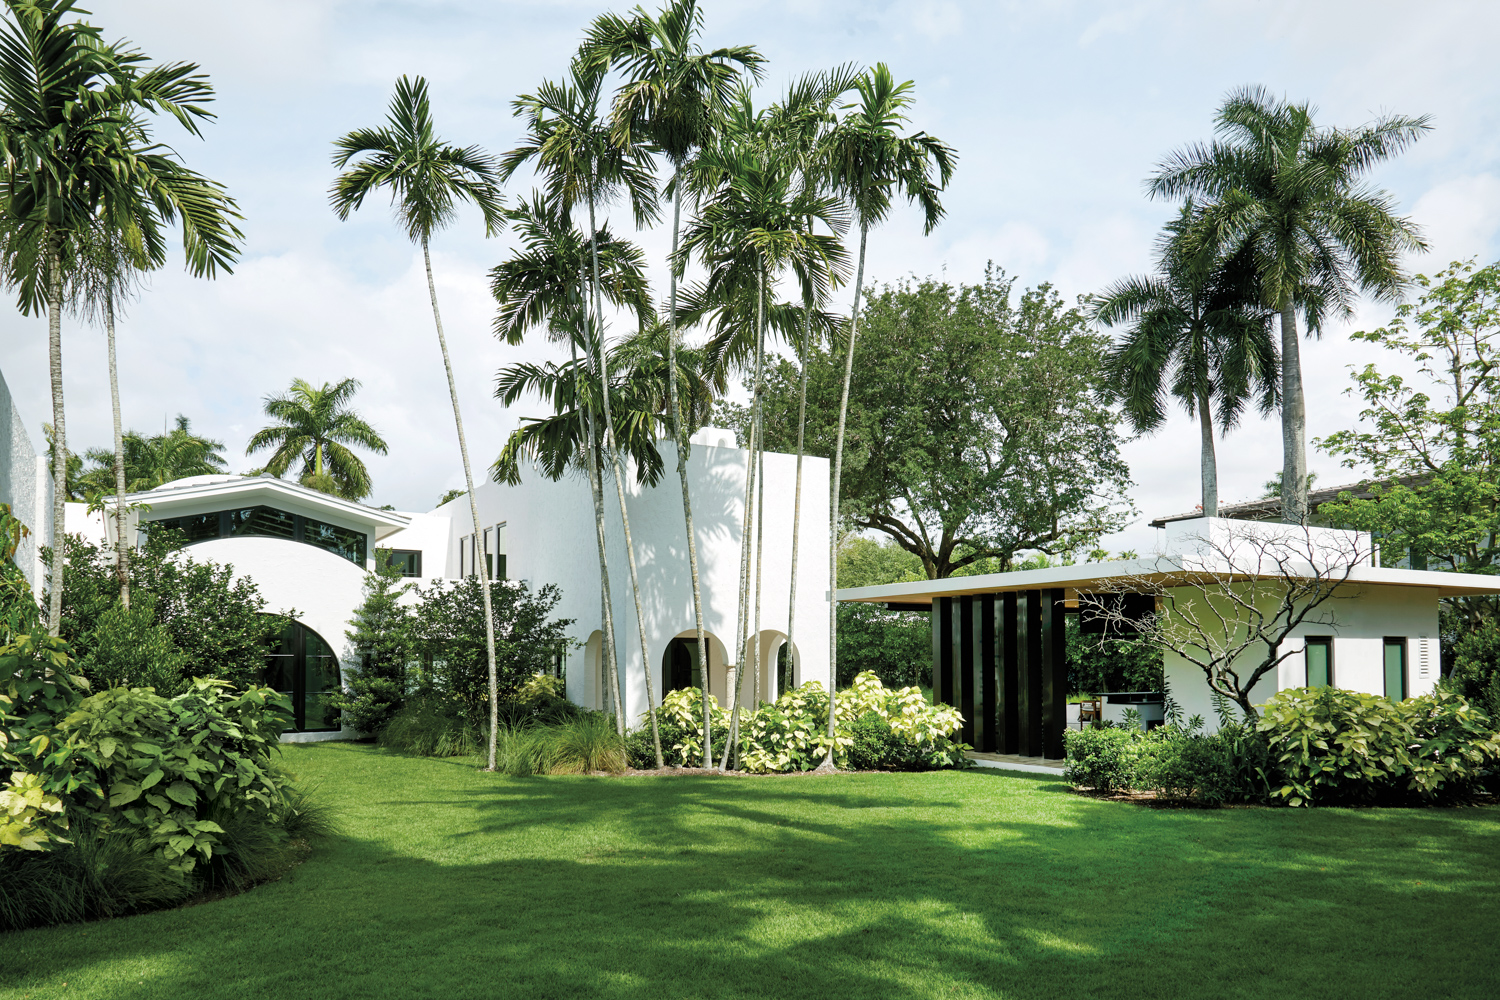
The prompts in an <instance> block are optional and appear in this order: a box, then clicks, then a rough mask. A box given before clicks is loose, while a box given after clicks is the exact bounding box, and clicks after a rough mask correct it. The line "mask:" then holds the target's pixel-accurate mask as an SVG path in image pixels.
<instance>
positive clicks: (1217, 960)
mask: <svg viewBox="0 0 1500 1000" xmlns="http://www.w3.org/2000/svg"><path fill="white" fill-rule="evenodd" d="M287 758H288V761H289V763H290V766H291V767H292V769H293V770H295V771H296V772H297V773H298V774H299V775H300V776H301V777H303V778H304V779H307V780H310V781H312V782H315V783H318V784H319V785H320V793H319V794H320V795H321V797H322V798H323V799H324V801H326V802H328V803H330V804H331V805H332V806H333V807H335V809H336V810H337V814H338V817H339V821H340V822H341V823H342V825H343V828H344V834H343V836H341V837H340V838H339V839H337V840H335V841H333V842H330V843H327V844H324V845H323V846H321V847H320V848H319V849H318V850H317V851H316V853H315V854H314V855H313V856H312V858H311V859H310V860H309V861H308V862H307V863H305V864H304V865H302V866H301V867H299V868H297V869H296V870H295V871H294V872H292V873H291V874H290V875H289V876H287V877H286V878H284V879H283V880H282V881H280V882H277V883H273V884H271V885H266V886H262V887H261V888H258V889H256V890H254V891H253V892H250V893H248V894H246V895H243V896H239V897H237V898H234V899H229V900H222V901H219V902H215V903H210V904H206V905H202V906H196V907H190V908H187V909H183V910H176V911H171V912H164V913H153V914H147V915H144V916H138V917H131V918H127V919H122V920H113V921H107V922H101V923H94V924H86V925H78V926H71V927H62V928H53V929H46V930H38V931H28V932H23V933H18V934H13V935H10V936H9V937H8V939H7V940H6V941H5V942H4V944H3V946H0V996H5V997H11V996H16V997H20V996H29V997H35V998H43V997H99V998H108V997H120V998H124V997H130V998H149V997H162V998H168V997H170V998H174V1000H176V998H192V1000H200V998H211V997H234V998H249V997H268V998H277V1000H300V998H344V997H347V998H384V997H393V998H394V997H400V998H414V997H434V998H444V1000H464V998H470V997H474V998H479V997H486V998H487V997H511V996H515V997H559V998H573V997H596V996H603V997H630V998H640V1000H655V998H659V997H714V998H719V997H777V998H782V997H809V998H817V1000H842V998H849V997H892V998H895V997H1037V998H1057V997H1083V996H1089V997H1095V996H1097V997H1107V998H1120V997H1146V996H1150V997H1213V998H1219V997H1276V998H1315V997H1350V998H1356V997H1357V998H1362V1000H1367V998H1370V997H1403V998H1418V997H1419V998H1424V1000H1428V998H1436V997H1474V998H1482V1000H1494V998H1495V997H1497V996H1500V963H1497V961H1496V937H1497V932H1500V810H1496V809H1469V810H1428V811H1416V810H1336V809H1327V810H1318V811H1294V810H1290V809H1229V810H1220V811H1216V812H1201V811H1191V810H1152V809H1144V808H1139V807H1135V806H1130V805H1122V804H1118V803H1107V802H1096V801H1091V800H1087V799H1081V798H1078V797H1075V796H1073V795H1071V794H1069V793H1068V792H1067V791H1065V790H1064V788H1063V786H1062V784H1061V783H1060V782H1059V781H1057V780H1056V779H1052V778H1044V777H1030V776H1025V775H1009V774H1005V773H1004V772H997V771H978V772H974V771H971V772H967V773H939V774H909V775H852V776H841V777H836V778H786V779H783V778H713V777H703V778H697V777H686V778H628V779H606V778H557V777H553V778H527V779H522V778H503V777H497V776H493V775H486V774H482V773H480V772H478V771H476V770H475V769H474V768H473V766H472V765H471V764H466V763H463V762H456V761H438V760H421V759H411V758H403V757H398V756H393V755H390V754H387V753H385V752H383V751H380V750H377V749H375V748H373V747H369V746H359V745H349V744H325V745H323V746H317V747H294V748H289V749H288V750H287Z"/></svg>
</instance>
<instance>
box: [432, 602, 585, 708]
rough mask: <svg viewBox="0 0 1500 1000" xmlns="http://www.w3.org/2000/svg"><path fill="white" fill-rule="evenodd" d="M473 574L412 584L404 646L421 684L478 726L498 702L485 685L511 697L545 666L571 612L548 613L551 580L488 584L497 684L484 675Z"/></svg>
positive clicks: (557, 648)
mask: <svg viewBox="0 0 1500 1000" xmlns="http://www.w3.org/2000/svg"><path fill="white" fill-rule="evenodd" d="M483 586H484V585H483V583H482V582H481V581H480V579H479V578H478V577H477V576H470V577H465V578H464V579H462V580H458V581H446V580H438V581H435V582H434V583H433V584H432V586H430V587H428V588H427V589H426V590H422V589H420V588H418V589H417V590H416V594H417V598H418V601H417V603H416V604H414V605H412V606H411V608H410V609H409V610H408V612H407V618H406V625H405V641H406V648H407V650H408V651H409V652H410V653H411V654H412V655H413V656H414V657H417V658H420V659H421V661H422V663H423V670H424V674H423V677H422V686H423V687H424V688H425V689H427V690H429V691H430V692H432V693H433V694H435V695H437V696H439V697H441V698H445V699H449V700H451V701H452V702H454V703H455V704H456V705H457V707H458V710H459V712H460V714H461V715H462V717H463V719H464V721H465V722H466V723H467V724H468V725H471V726H476V727H477V726H480V725H482V724H483V722H484V720H485V719H488V718H492V717H493V712H492V709H493V710H494V712H498V708H496V707H495V706H491V705H490V703H489V700H490V699H489V695H490V691H492V690H493V691H497V692H498V697H499V698H500V699H501V700H503V701H504V700H509V699H511V698H513V697H514V696H515V694H516V692H517V691H518V690H520V688H521V686H522V685H523V684H525V683H526V682H527V681H528V680H529V679H531V677H532V676H534V675H535V674H537V673H538V672H540V671H543V670H546V669H548V668H550V667H551V665H552V662H553V658H554V657H555V656H556V655H557V653H558V652H560V651H561V650H562V648H563V646H564V645H565V644H566V642H567V629H568V626H569V625H572V624H573V621H572V619H567V618H552V617H551V615H552V612H553V610H554V609H555V608H556V607H557V602H558V601H559V600H561V599H562V591H560V590H559V589H558V588H557V587H556V586H555V585H553V584H550V583H549V584H546V585H545V586H543V587H542V588H541V589H540V590H537V591H534V592H533V591H532V590H531V588H530V587H529V586H528V585H527V584H525V583H521V582H514V581H507V582H505V583H501V584H496V585H495V586H494V587H493V601H492V603H491V606H492V608H493V613H494V616H495V626H496V627H495V633H494V634H495V652H496V664H497V672H496V675H495V676H496V678H497V680H498V685H497V687H495V688H490V687H489V686H488V684H487V677H486V664H485V656H486V642H487V637H486V632H485V611H484V608H483V600H482V597H481V592H482V589H483Z"/></svg>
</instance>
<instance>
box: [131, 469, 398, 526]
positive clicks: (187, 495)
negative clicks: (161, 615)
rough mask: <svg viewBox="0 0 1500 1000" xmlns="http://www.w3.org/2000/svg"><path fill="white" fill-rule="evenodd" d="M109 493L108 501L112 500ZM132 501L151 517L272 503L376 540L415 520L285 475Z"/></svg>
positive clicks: (150, 493) (154, 493) (149, 494)
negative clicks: (360, 530) (363, 531)
mask: <svg viewBox="0 0 1500 1000" xmlns="http://www.w3.org/2000/svg"><path fill="white" fill-rule="evenodd" d="M113 499H114V498H113V497H106V498H105V501H106V502H109V501H112V500H113ZM125 500H126V502H127V503H144V504H147V505H149V506H150V508H151V511H150V513H149V514H148V515H147V518H148V519H151V520H155V519H157V518H160V517H163V516H178V515H185V514H206V513H209V512H210V511H215V510H223V509H224V508H225V506H226V505H227V506H233V505H235V504H244V505H247V506H248V505H253V504H258V503H267V504H270V505H273V506H280V507H282V508H285V509H287V510H289V511H290V512H291V513H294V514H301V515H303V516H304V517H313V518H317V519H319V520H324V519H326V520H328V521H329V522H330V523H335V524H341V526H342V527H359V528H365V529H369V530H370V531H371V533H372V534H374V536H375V538H376V540H379V539H381V538H384V537H385V536H386V535H389V534H391V533H392V532H395V531H399V530H400V529H402V528H404V527H406V526H407V525H408V524H410V523H411V518H410V517H408V516H406V515H404V514H398V513H396V512H394V511H388V510H376V509H375V508H374V507H366V506H365V505H364V504H362V503H355V502H354V501H352V500H345V499H344V498H342V497H335V496H330V495H329V494H327V493H320V492H318V491H317V490H311V489H308V488H307V487H305V486H299V485H297V484H295V483H289V482H286V481H285V480H282V479H271V478H261V477H246V478H243V479H237V480H231V481H228V482H218V483H203V484H201V485H195V486H181V487H177V488H175V489H173V488H166V489H155V490H146V491H144V492H141V493H130V494H127V495H126V497H125Z"/></svg>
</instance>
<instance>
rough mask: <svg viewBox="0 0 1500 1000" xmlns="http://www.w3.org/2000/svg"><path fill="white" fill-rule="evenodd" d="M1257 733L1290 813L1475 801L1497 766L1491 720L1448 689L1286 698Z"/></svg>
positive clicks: (1329, 691) (1268, 710) (1499, 749)
mask: <svg viewBox="0 0 1500 1000" xmlns="http://www.w3.org/2000/svg"><path fill="white" fill-rule="evenodd" d="M1258 728H1259V729H1260V731H1261V732H1263V733H1265V734H1266V735H1267V737H1268V738H1269V740H1270V744H1271V749H1272V752H1273V753H1274V754H1275V755H1276V758H1277V762H1278V763H1279V765H1280V766H1281V768H1282V770H1283V771H1284V774H1285V777H1284V781H1285V783H1284V784H1283V785H1282V786H1281V787H1280V788H1279V789H1277V791H1276V795H1277V796H1278V797H1280V798H1281V799H1282V800H1284V801H1285V802H1287V803H1288V804H1289V805H1294V806H1297V805H1324V804H1330V803H1389V802H1419V803H1432V802H1443V801H1454V800H1457V799H1461V798H1463V797H1465V796H1467V795H1469V794H1471V793H1472V791H1473V790H1474V788H1475V787H1477V786H1478V785H1479V784H1480V783H1482V782H1484V781H1485V780H1487V779H1488V778H1489V776H1490V775H1491V774H1492V773H1493V771H1494V769H1495V767H1496V765H1497V763H1500V735H1497V734H1496V733H1495V731H1494V729H1493V727H1492V725H1491V724H1490V721H1489V719H1488V717H1487V716H1486V715H1485V714H1484V713H1483V712H1480V711H1478V710H1476V709H1475V708H1473V707H1472V706H1471V705H1470V704H1469V703H1468V701H1467V700H1466V699H1464V698H1463V697H1462V696H1461V695H1458V694H1455V693H1453V692H1451V691H1444V692H1439V693H1438V694H1434V695H1425V696H1423V697H1420V698H1408V699H1407V700H1405V701H1403V702H1392V701H1390V700H1388V699H1386V698H1382V697H1379V696H1377V695H1367V694H1359V693H1357V692H1354V691H1344V690H1341V689H1338V688H1293V689H1290V690H1286V691H1282V692H1280V693H1278V694H1277V695H1276V696H1275V697H1273V698H1272V699H1271V700H1270V701H1268V702H1267V703H1266V705H1265V707H1264V709H1263V710H1262V714H1261V721H1260V723H1259V726H1258Z"/></svg>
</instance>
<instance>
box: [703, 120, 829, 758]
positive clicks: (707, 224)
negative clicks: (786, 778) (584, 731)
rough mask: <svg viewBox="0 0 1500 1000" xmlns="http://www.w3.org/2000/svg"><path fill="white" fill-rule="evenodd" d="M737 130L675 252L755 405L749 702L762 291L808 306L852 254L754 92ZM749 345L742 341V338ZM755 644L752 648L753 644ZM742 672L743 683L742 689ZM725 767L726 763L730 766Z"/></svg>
mask: <svg viewBox="0 0 1500 1000" xmlns="http://www.w3.org/2000/svg"><path fill="white" fill-rule="evenodd" d="M738 105H739V108H740V110H739V113H738V114H737V115H736V119H737V124H736V125H735V126H734V127H732V128H728V129H726V130H724V132H723V133H722V135H721V137H720V138H719V140H718V141H717V142H716V143H715V144H714V146H712V147H711V148H708V149H705V150H704V151H703V152H702V153H700V155H699V157H698V158H697V160H696V161H695V163H694V166H693V174H694V176H693V178H692V182H693V184H694V187H695V189H696V190H697V191H698V192H699V194H698V201H699V208H698V211H697V213H696V215H695V217H694V219H693V221H692V222H691V223H690V225H689V226H688V228H687V231H686V233H685V234H684V237H683V240H682V244H681V246H680V247H679V250H678V253H679V260H678V261H677V266H679V267H680V266H682V265H683V264H685V262H686V260H687V259H688V257H689V256H690V255H693V254H697V255H698V256H699V257H700V258H701V259H702V262H703V264H704V266H705V268H706V269H707V271H708V275H707V277H706V278H705V279H704V281H703V282H702V283H701V285H699V286H698V287H696V288H694V289H692V290H691V291H690V292H689V294H688V296H687V298H688V300H689V305H688V307H687V310H686V314H687V315H688V316H689V317H691V318H692V319H694V320H696V319H698V318H701V317H702V316H703V315H705V314H708V313H712V312H717V313H718V315H719V320H720V334H719V336H717V337H715V338H714V341H711V342H710V346H709V352H710V354H711V355H713V356H717V357H719V358H722V359H723V360H724V361H725V362H726V363H733V362H734V361H735V360H736V359H740V363H742V364H743V363H744V361H745V360H746V359H748V360H750V364H751V366H752V371H753V373H754V374H753V381H754V386H755V389H754V397H753V401H752V403H751V419H750V440H749V441H748V442H746V448H747V456H746V470H745V506H744V508H743V509H744V526H743V529H742V532H741V558H740V566H741V570H740V601H739V628H738V631H737V634H738V635H739V636H741V637H742V640H743V641H742V642H741V643H740V644H739V646H740V649H741V654H740V663H741V665H742V666H746V665H748V666H747V668H748V669H749V670H750V671H751V676H752V680H751V688H752V695H754V693H755V692H756V691H757V689H758V683H759V671H760V664H759V641H758V635H759V630H760V629H759V621H758V618H759V596H758V591H759V588H758V587H756V588H755V590H756V597H755V598H754V608H755V610H754V612H753V616H754V619H755V620H754V624H753V627H752V610H751V608H752V598H751V588H752V584H751V580H752V578H754V579H756V580H758V579H759V575H760V574H759V567H760V559H759V554H758V551H757V554H756V557H755V559H754V561H753V565H754V570H753V571H752V568H751V567H752V557H751V553H752V543H751V539H752V538H756V539H757V544H758V532H755V531H754V530H753V524H754V523H756V520H755V519H756V517H757V510H758V508H759V509H761V510H763V507H764V505H763V503H760V504H758V503H757V498H756V495H755V489H756V483H757V480H758V479H759V482H760V484H761V487H762V490H763V487H764V478H763V477H762V476H760V475H759V467H760V465H761V464H762V463H763V455H764V442H763V434H762V426H761V415H762V402H763V399H762V397H763V394H764V389H765V385H764V357H765V335H766V329H767V324H766V308H765V301H766V289H767V287H768V286H772V285H774V282H775V281H776V280H777V279H778V278H779V277H780V276H781V275H782V274H783V273H784V272H787V271H790V272H791V274H792V276H793V278H794V280H795V281H796V283H797V284H798V286H799V287H800V288H801V289H802V292H803V298H804V301H811V300H820V299H821V298H822V297H823V296H824V295H825V294H826V292H827V290H828V289H829V288H831V287H832V286H833V285H834V284H835V283H837V281H838V280H839V279H840V277H841V276H842V274H843V273H844V271H845V269H846V265H847V255H846V254H845V251H844V247H843V244H842V243H841V242H840V241H839V239H838V237H837V236H836V235H827V234H819V233H815V232H813V231H812V224H813V222H815V221H819V222H822V223H823V225H824V226H825V227H826V228H828V229H830V230H832V231H833V232H835V233H838V232H842V231H843V230H844V229H845V228H847V223H846V220H845V218H844V216H843V213H842V208H841V205H840V204H839V203H838V202H837V201H836V200H834V199H830V198H827V197H823V196H819V195H817V194H816V193H815V192H810V191H805V190H802V189H800V188H799V186H798V184H797V175H796V170H795V165H794V164H791V163H789V162H787V161H786V160H784V159H782V158H780V157H778V156H776V155H775V150H773V149H772V148H770V147H769V146H768V145H767V144H766V142H765V136H764V128H763V124H764V123H763V121H762V119H761V116H759V115H756V114H753V113H752V112H751V111H750V110H749V109H750V104H749V95H748V92H742V93H741V95H740V98H739V101H738ZM747 299H748V300H749V301H751V302H753V303H754V317H755V323H754V326H753V327H752V328H751V329H749V330H747V329H745V328H744V327H743V326H742V325H740V324H737V323H733V322H729V323H725V319H726V317H729V318H732V317H736V316H740V315H743V314H744V313H745V311H746V310H745V308H744V303H745V302H746V300H747ZM747 333H748V334H750V336H746V334H747ZM752 638H753V639H754V641H752ZM743 676H744V670H741V671H740V673H739V674H738V678H737V679H740V680H741V682H742V678H743ZM731 697H732V699H733V702H734V704H733V707H732V711H731V722H730V728H731V732H733V730H734V726H735V722H736V721H737V719H738V711H739V696H738V690H736V691H735V692H734V693H733V694H732V695H731ZM726 759H727V758H726Z"/></svg>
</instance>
